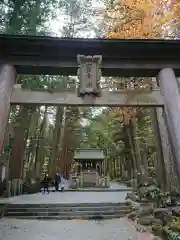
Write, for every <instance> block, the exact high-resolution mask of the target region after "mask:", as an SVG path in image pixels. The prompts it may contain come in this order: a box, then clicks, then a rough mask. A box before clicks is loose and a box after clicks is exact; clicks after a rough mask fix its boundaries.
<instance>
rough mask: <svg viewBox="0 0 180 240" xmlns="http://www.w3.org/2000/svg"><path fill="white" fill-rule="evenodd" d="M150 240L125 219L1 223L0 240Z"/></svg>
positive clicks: (6, 221) (3, 220)
mask: <svg viewBox="0 0 180 240" xmlns="http://www.w3.org/2000/svg"><path fill="white" fill-rule="evenodd" d="M15 239H17V240H24V239H26V240H60V239H64V240H152V237H151V236H150V235H149V234H140V233H138V232H137V231H136V230H135V227H134V226H133V224H132V223H131V222H130V221H129V220H128V219H126V218H121V219H115V220H106V221H100V222H96V221H75V220H73V221H70V220H68V221H37V220H17V219H1V220H0V240H15Z"/></svg>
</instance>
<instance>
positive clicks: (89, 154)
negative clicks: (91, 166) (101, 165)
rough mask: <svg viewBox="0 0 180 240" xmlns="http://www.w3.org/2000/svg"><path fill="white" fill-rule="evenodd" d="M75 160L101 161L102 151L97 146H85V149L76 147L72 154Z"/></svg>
mask: <svg viewBox="0 0 180 240" xmlns="http://www.w3.org/2000/svg"><path fill="white" fill-rule="evenodd" d="M74 159H75V160H81V161H83V160H94V161H97V160H99V161H103V160H104V153H103V152H102V151H101V149H98V148H86V149H84V148H83V149H81V148H79V149H76V151H75V154H74Z"/></svg>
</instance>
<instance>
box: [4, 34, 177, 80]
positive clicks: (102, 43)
mask: <svg viewBox="0 0 180 240" xmlns="http://www.w3.org/2000/svg"><path fill="white" fill-rule="evenodd" d="M179 53H180V41H177V40H127V39H126V40H123V39H119V40H118V39H111V40H110V39H80V38H71V39H70V38H55V37H38V36H17V35H0V62H2V63H10V64H12V65H14V66H15V67H16V69H17V72H18V73H20V74H31V75H32V74H50V75H51V74H52V75H77V55H78V54H81V55H86V56H87V55H102V75H103V76H127V77H128V76H140V77H145V76H149V77H154V76H156V75H157V73H158V72H159V70H161V69H162V68H167V67H168V68H173V69H174V71H175V73H176V75H177V76H180V54H179Z"/></svg>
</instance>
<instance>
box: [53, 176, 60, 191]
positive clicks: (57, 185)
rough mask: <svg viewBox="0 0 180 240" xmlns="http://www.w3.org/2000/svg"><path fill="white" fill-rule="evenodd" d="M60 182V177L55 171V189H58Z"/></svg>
mask: <svg viewBox="0 0 180 240" xmlns="http://www.w3.org/2000/svg"><path fill="white" fill-rule="evenodd" d="M60 182H61V177H60V175H59V173H58V172H57V173H56V175H55V177H54V186H55V190H56V191H59V184H60Z"/></svg>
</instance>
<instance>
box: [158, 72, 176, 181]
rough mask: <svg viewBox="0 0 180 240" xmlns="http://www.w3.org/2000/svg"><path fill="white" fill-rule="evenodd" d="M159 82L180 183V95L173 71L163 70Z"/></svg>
mask: <svg viewBox="0 0 180 240" xmlns="http://www.w3.org/2000/svg"><path fill="white" fill-rule="evenodd" d="M158 82H159V85H160V89H161V91H162V94H163V96H164V103H165V105H164V112H165V115H166V119H167V122H166V124H167V126H168V130H169V135H170V136H169V137H170V142H171V145H172V151H173V155H174V160H175V165H176V170H177V175H178V180H179V181H180V93H179V88H178V84H177V79H176V76H175V74H174V71H173V69H171V68H164V69H162V70H161V71H160V72H159V75H158Z"/></svg>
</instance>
